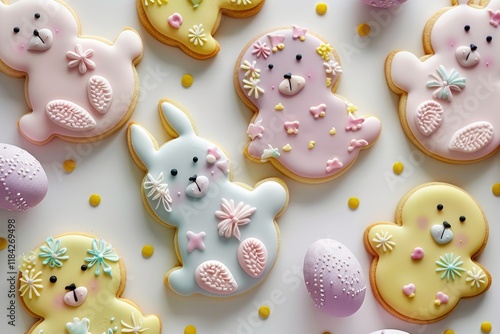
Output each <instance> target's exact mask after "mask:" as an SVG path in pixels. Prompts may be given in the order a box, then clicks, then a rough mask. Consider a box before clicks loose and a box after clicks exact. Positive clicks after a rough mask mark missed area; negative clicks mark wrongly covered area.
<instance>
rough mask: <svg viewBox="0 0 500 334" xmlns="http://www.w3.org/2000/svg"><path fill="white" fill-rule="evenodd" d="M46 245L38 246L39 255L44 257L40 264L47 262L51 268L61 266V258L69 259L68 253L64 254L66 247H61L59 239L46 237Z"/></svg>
mask: <svg viewBox="0 0 500 334" xmlns="http://www.w3.org/2000/svg"><path fill="white" fill-rule="evenodd" d="M45 243H46V245H44V246H40V254H38V256H39V257H41V258H44V259H45V260H43V262H42V264H44V265H46V264H48V265H49V266H50V267H51V268H54V267H62V265H63V264H62V262H61V260H63V261H64V260H67V259H69V256H68V255H64V254H66V252H67V248H65V247H63V248H61V241H60V240H59V239H58V240H55V241H54V239H52V237H48V238H47V240H46V241H45Z"/></svg>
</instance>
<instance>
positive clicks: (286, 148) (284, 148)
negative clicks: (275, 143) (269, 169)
mask: <svg viewBox="0 0 500 334" xmlns="http://www.w3.org/2000/svg"><path fill="white" fill-rule="evenodd" d="M291 150H292V147H291V146H290V144H286V145H285V146H283V151H285V152H290V151H291Z"/></svg>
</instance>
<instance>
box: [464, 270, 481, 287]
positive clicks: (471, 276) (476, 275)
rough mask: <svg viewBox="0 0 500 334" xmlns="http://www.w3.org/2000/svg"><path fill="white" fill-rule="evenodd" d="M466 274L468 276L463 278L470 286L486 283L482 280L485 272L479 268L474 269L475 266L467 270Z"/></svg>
mask: <svg viewBox="0 0 500 334" xmlns="http://www.w3.org/2000/svg"><path fill="white" fill-rule="evenodd" d="M467 276H468V277H467V278H466V279H465V280H466V281H467V282H470V286H474V285H475V286H476V288H479V287H480V286H481V284H485V283H486V281H485V280H484V279H485V278H486V274H485V273H484V272H483V271H482V270H481V269H478V270H477V271H476V267H472V270H467Z"/></svg>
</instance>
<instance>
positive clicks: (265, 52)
mask: <svg viewBox="0 0 500 334" xmlns="http://www.w3.org/2000/svg"><path fill="white" fill-rule="evenodd" d="M252 54H253V55H254V56H255V57H257V58H259V57H260V56H262V57H263V58H264V59H267V57H269V55H270V54H271V48H270V47H268V46H267V45H266V43H265V42H264V43H263V42H261V41H260V40H259V41H257V42H255V44H254V45H253V50H252Z"/></svg>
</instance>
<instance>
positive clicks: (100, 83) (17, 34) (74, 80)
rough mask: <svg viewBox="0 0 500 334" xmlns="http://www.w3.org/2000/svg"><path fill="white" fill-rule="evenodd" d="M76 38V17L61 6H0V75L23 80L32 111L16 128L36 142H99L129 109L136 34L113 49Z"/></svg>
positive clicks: (22, 1)
mask: <svg viewBox="0 0 500 334" xmlns="http://www.w3.org/2000/svg"><path fill="white" fill-rule="evenodd" d="M79 34H80V31H79V24H78V21H77V18H76V17H75V16H74V15H73V12H72V10H71V9H70V8H69V7H68V6H66V5H65V4H63V3H62V2H59V1H56V0H19V1H17V2H14V3H13V4H4V3H3V2H1V1H0V42H1V47H0V70H2V71H3V72H5V73H7V74H8V75H12V76H16V77H19V76H26V77H27V84H26V88H25V89H26V96H27V99H28V104H29V106H30V108H31V109H32V112H31V113H29V114H27V115H25V116H24V117H22V118H21V120H20V121H19V124H18V125H19V129H20V131H21V133H22V134H23V135H24V136H25V137H26V138H27V139H29V140H30V141H32V142H34V143H37V144H44V143H46V142H48V141H49V140H50V139H52V138H53V137H60V138H63V139H66V140H70V141H78V142H79V141H87V140H94V141H95V140H99V139H102V138H104V137H107V136H109V135H111V134H112V133H114V132H115V131H116V130H118V128H119V127H121V126H122V125H123V124H124V122H125V121H126V119H128V117H130V115H131V113H132V111H133V109H134V107H135V102H136V100H137V95H138V94H137V90H138V85H136V72H135V64H136V63H137V62H138V61H139V60H140V58H141V54H142V41H141V39H140V37H139V35H138V34H137V33H135V32H134V31H132V30H130V29H127V30H124V31H123V32H122V33H121V34H120V35H119V36H118V38H117V39H116V40H115V42H114V43H111V42H107V41H104V40H103V39H100V38H92V37H86V38H80V36H79Z"/></svg>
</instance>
